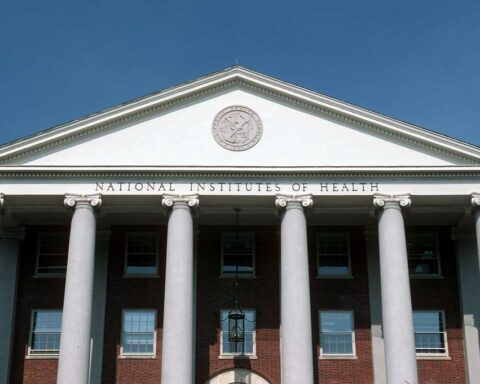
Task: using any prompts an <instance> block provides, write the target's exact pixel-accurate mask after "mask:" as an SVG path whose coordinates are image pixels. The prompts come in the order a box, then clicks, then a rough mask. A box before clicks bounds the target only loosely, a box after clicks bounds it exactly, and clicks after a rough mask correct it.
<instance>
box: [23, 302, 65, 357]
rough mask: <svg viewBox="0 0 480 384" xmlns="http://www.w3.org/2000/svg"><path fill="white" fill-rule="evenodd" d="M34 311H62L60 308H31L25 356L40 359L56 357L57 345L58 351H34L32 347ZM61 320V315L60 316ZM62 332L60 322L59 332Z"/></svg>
mask: <svg viewBox="0 0 480 384" xmlns="http://www.w3.org/2000/svg"><path fill="white" fill-rule="evenodd" d="M36 312H63V311H62V310H61V309H38V308H37V309H32V311H31V313H30V331H29V332H28V346H27V357H28V358H36V359H41V358H45V359H48V358H58V355H59V353H60V346H58V351H56V352H55V351H50V352H41V351H38V352H36V350H35V349H32V344H33V320H34V318H35V313H36ZM62 320H63V316H62ZM61 332H62V324H60V334H61Z"/></svg>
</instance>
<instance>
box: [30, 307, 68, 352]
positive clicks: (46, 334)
mask: <svg viewBox="0 0 480 384" xmlns="http://www.w3.org/2000/svg"><path fill="white" fill-rule="evenodd" d="M61 330H62V311H59V310H36V311H33V313H32V325H31V334H30V346H29V354H30V355H56V354H58V351H59V350H60V333H61Z"/></svg>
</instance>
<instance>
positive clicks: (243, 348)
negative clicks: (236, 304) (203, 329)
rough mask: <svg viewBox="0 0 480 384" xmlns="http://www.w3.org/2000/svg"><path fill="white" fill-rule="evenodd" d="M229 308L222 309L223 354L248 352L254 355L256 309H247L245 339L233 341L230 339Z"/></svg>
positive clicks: (221, 336)
mask: <svg viewBox="0 0 480 384" xmlns="http://www.w3.org/2000/svg"><path fill="white" fill-rule="evenodd" d="M229 312H230V310H229V309H223V310H221V311H220V326H221V331H220V340H221V343H222V354H246V355H252V354H253V353H254V350H255V329H256V327H255V311H254V310H250V309H247V310H245V311H244V312H245V341H244V342H242V343H232V342H230V341H229V339H228V326H229V324H228V314H229Z"/></svg>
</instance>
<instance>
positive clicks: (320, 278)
mask: <svg viewBox="0 0 480 384" xmlns="http://www.w3.org/2000/svg"><path fill="white" fill-rule="evenodd" d="M317 279H319V280H322V279H326V280H328V279H353V276H352V275H317Z"/></svg>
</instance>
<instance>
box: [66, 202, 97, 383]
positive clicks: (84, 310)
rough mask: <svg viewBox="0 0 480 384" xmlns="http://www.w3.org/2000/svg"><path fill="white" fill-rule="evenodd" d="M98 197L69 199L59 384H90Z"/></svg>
mask: <svg viewBox="0 0 480 384" xmlns="http://www.w3.org/2000/svg"><path fill="white" fill-rule="evenodd" d="M99 203H100V198H99V197H98V196H67V197H66V199H65V204H66V205H67V206H72V207H75V211H74V213H73V217H72V224H71V228H70V241H69V246H68V263H67V276H66V281H65V295H64V302H63V317H62V333H61V338H60V355H59V361H58V375H57V383H58V384H87V383H88V381H89V366H90V337H91V321H92V295H93V275H94V262H95V228H96V220H95V212H94V206H97V205H99Z"/></svg>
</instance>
